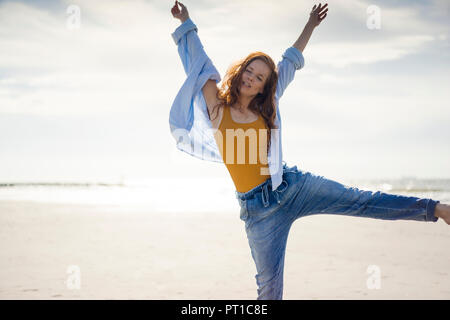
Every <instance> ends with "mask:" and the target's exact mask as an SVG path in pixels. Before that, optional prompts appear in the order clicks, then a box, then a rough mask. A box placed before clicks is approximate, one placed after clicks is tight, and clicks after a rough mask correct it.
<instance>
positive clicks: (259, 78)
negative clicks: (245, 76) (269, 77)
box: [245, 69, 263, 81]
mask: <svg viewBox="0 0 450 320" xmlns="http://www.w3.org/2000/svg"><path fill="white" fill-rule="evenodd" d="M245 71H247V72H248V73H252V72H251V71H250V70H248V69H246V70H245ZM258 80H259V81H262V80H263V79H262V78H261V77H258Z"/></svg>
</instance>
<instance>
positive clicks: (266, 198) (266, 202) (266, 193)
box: [261, 184, 269, 207]
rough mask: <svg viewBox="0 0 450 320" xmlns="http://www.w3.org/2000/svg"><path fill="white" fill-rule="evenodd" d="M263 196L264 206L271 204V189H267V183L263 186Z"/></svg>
mask: <svg viewBox="0 0 450 320" xmlns="http://www.w3.org/2000/svg"><path fill="white" fill-rule="evenodd" d="M261 198H262V202H263V205H264V207H268V206H269V191H268V190H267V184H265V185H264V186H263V187H262V192H261Z"/></svg>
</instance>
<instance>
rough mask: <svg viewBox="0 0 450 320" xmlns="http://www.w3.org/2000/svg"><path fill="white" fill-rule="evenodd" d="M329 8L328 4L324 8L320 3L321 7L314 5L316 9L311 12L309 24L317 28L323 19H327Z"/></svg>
mask: <svg viewBox="0 0 450 320" xmlns="http://www.w3.org/2000/svg"><path fill="white" fill-rule="evenodd" d="M327 6H328V3H325V5H324V6H322V5H321V4H320V3H319V6H317V5H314V7H313V8H312V10H311V13H310V14H309V20H308V24H311V25H312V26H314V27H317V26H318V25H319V24H320V23H321V22H322V21H323V19H325V17H326V16H327V11H328V8H327ZM325 8H326V9H325Z"/></svg>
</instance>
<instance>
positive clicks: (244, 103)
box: [234, 97, 252, 114]
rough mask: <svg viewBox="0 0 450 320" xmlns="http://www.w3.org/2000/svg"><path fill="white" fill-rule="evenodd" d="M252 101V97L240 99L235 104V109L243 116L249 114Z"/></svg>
mask: <svg viewBox="0 0 450 320" xmlns="http://www.w3.org/2000/svg"><path fill="white" fill-rule="evenodd" d="M251 101H252V97H239V98H238V101H236V103H235V104H234V107H235V108H236V109H237V110H239V111H240V112H241V113H243V114H247V113H248V106H249V105H250V102H251Z"/></svg>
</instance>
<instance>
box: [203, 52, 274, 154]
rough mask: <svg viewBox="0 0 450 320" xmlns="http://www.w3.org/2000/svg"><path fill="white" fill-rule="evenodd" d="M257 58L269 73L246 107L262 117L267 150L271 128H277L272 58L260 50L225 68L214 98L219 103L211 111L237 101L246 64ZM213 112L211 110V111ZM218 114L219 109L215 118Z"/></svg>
mask: <svg viewBox="0 0 450 320" xmlns="http://www.w3.org/2000/svg"><path fill="white" fill-rule="evenodd" d="M256 59H259V60H261V61H263V62H264V63H265V64H266V65H267V66H268V67H269V69H270V71H271V72H270V75H269V77H268V78H267V79H266V82H265V84H264V89H263V93H258V94H257V95H256V96H255V97H254V98H253V100H252V101H251V102H250V104H249V106H248V109H250V110H251V111H252V112H254V113H256V114H258V115H259V114H260V115H261V116H262V118H263V119H264V122H265V124H266V128H268V129H269V130H267V141H268V142H267V152H269V149H270V137H271V134H270V132H271V129H275V128H277V126H275V124H274V121H275V117H276V105H275V90H276V88H277V81H278V71H277V69H276V65H275V63H274V62H273V60H272V58H271V57H270V56H269V55H267V54H265V53H264V52H261V51H256V52H252V53H250V54H249V55H248V56H247V57H246V58H244V59H241V60H238V61H237V62H235V63H233V64H232V65H231V66H230V67H229V68H228V70H227V72H226V74H225V76H224V79H223V81H222V85H221V88H220V89H219V90H218V92H217V96H216V98H217V99H218V100H219V103H218V104H217V105H216V106H214V108H213V111H214V110H215V109H216V108H222V107H224V106H225V105H227V106H232V105H233V104H235V103H236V102H237V101H238V97H239V92H238V88H239V85H240V84H241V83H242V74H243V73H244V71H245V69H246V68H247V66H248V65H249V64H250V63H251V62H252V61H254V60H256ZM212 113H213V112H212ZM218 115H219V109H217V111H216V116H215V117H214V119H215V118H217V116H218Z"/></svg>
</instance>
